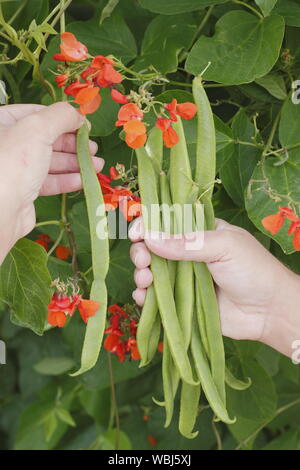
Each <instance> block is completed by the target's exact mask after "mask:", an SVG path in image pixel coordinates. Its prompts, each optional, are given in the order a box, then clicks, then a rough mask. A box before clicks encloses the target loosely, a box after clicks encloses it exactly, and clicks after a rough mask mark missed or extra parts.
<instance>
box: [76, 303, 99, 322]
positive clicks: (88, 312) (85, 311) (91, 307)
mask: <svg viewBox="0 0 300 470" xmlns="http://www.w3.org/2000/svg"><path fill="white" fill-rule="evenodd" d="M98 308H99V303H98V302H96V301H95V300H85V299H80V301H79V303H78V310H79V313H80V315H81V318H82V320H83V321H84V322H85V323H87V322H88V319H89V318H90V317H93V316H94V315H95V314H96V312H97V310H98Z"/></svg>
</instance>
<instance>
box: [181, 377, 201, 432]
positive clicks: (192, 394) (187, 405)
mask: <svg viewBox="0 0 300 470" xmlns="http://www.w3.org/2000/svg"><path fill="white" fill-rule="evenodd" d="M200 395H201V386H200V385H189V384H187V383H185V382H182V385H181V395H180V412H179V431H180V433H181V434H182V435H183V436H184V437H185V438H187V439H194V438H195V437H197V436H198V434H199V431H195V432H193V429H194V426H195V423H196V419H197V416H198V413H199V400H200Z"/></svg>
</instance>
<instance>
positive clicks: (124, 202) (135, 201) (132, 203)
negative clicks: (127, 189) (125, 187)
mask: <svg viewBox="0 0 300 470" xmlns="http://www.w3.org/2000/svg"><path fill="white" fill-rule="evenodd" d="M119 207H120V210H121V212H122V214H123V216H124V217H125V219H126V220H127V221H128V222H132V220H133V219H134V218H135V217H139V216H140V215H141V213H142V206H141V200H140V198H139V197H138V196H131V197H130V198H121V199H120V202H119Z"/></svg>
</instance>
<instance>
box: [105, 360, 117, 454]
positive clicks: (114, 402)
mask: <svg viewBox="0 0 300 470" xmlns="http://www.w3.org/2000/svg"><path fill="white" fill-rule="evenodd" d="M107 361H108V371H109V381H110V389H111V407H112V416H113V417H114V418H115V424H116V436H115V450H119V447H120V416H119V410H118V403H117V397H116V387H115V381H114V374H113V368H112V361H111V353H109V352H107ZM111 421H113V419H112V420H111ZM111 425H112V422H111V423H110V425H109V427H111Z"/></svg>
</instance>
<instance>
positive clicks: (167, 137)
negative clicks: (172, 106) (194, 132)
mask: <svg viewBox="0 0 300 470" xmlns="http://www.w3.org/2000/svg"><path fill="white" fill-rule="evenodd" d="M171 122H172V120H171V119H166V118H158V119H157V121H156V124H155V125H156V127H157V128H158V129H160V130H161V131H162V135H163V140H164V143H165V146H166V147H167V148H171V147H174V145H177V144H178V142H179V137H178V134H177V132H176V131H175V130H174V129H173V127H172V126H171Z"/></svg>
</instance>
